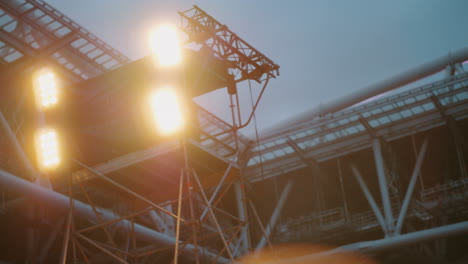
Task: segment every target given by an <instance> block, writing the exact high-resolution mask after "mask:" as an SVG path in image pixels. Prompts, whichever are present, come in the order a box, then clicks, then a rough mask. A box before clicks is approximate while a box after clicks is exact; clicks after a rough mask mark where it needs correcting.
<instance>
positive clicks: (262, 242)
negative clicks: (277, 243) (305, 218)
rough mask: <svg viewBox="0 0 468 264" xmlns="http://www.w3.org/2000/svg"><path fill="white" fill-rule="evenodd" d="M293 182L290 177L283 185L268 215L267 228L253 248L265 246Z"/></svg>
mask: <svg viewBox="0 0 468 264" xmlns="http://www.w3.org/2000/svg"><path fill="white" fill-rule="evenodd" d="M293 183H294V182H293V180H291V179H290V180H289V181H288V183H287V184H286V186H285V187H284V189H283V192H282V193H281V196H280V198H279V200H278V203H277V204H276V208H275V210H274V211H273V214H272V215H271V217H270V221H269V223H268V226H267V228H266V230H265V236H263V237H262V239H261V240H260V242H258V245H257V247H256V248H255V249H256V250H259V249H261V248H263V247H264V246H265V244H266V241H267V238H269V237H270V235H271V232H272V231H273V229H274V228H275V225H276V222H277V221H278V219H279V216H280V215H281V211H282V210H283V207H284V205H285V203H286V200H287V199H288V196H289V193H290V192H291V190H292V187H293Z"/></svg>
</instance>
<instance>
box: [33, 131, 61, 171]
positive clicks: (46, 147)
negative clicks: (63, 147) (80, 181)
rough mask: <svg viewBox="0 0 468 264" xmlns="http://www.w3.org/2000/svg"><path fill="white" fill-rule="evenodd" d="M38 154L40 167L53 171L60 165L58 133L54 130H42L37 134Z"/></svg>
mask: <svg viewBox="0 0 468 264" xmlns="http://www.w3.org/2000/svg"><path fill="white" fill-rule="evenodd" d="M36 152H37V159H38V163H39V166H40V167H41V168H42V169H52V168H55V167H57V166H58V165H59V164H60V150H59V142H58V137H57V133H56V132H55V130H53V129H52V128H41V129H40V130H39V131H38V132H37V134H36Z"/></svg>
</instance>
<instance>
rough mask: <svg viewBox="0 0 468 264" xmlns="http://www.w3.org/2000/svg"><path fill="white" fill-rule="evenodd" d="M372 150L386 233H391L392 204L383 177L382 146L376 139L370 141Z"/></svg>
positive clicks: (384, 176) (385, 177) (385, 178)
mask: <svg viewBox="0 0 468 264" xmlns="http://www.w3.org/2000/svg"><path fill="white" fill-rule="evenodd" d="M372 149H373V152H374V159H375V166H376V168H377V177H378V179H379V187H380V194H381V197H382V203H383V208H384V216H385V222H386V224H387V231H388V232H389V233H392V232H393V228H394V225H393V224H394V223H393V213H392V203H391V201H390V195H389V193H388V183H387V176H386V175H385V168H384V166H385V165H384V160H383V156H382V146H381V145H380V141H379V139H377V138H374V139H373V140H372Z"/></svg>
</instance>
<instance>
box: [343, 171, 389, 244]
mask: <svg viewBox="0 0 468 264" xmlns="http://www.w3.org/2000/svg"><path fill="white" fill-rule="evenodd" d="M351 170H352V171H353V174H354V177H355V178H356V180H357V182H358V183H359V186H360V187H361V190H362V192H363V193H364V196H365V197H366V199H367V202H369V205H370V207H371V209H372V211H373V212H374V214H375V217H376V218H377V222H379V224H380V226H381V227H382V230H383V231H384V233H385V235H387V234H388V231H387V225H386V224H385V219H384V217H383V215H382V213H381V212H380V209H379V207H378V206H377V203H376V202H375V200H374V197H372V194H371V192H370V191H369V188H367V185H366V182H365V181H364V179H363V178H362V176H361V173H360V172H359V170H358V169H357V168H356V166H354V165H352V164H351Z"/></svg>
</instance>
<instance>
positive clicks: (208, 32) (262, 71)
mask: <svg viewBox="0 0 468 264" xmlns="http://www.w3.org/2000/svg"><path fill="white" fill-rule="evenodd" d="M179 14H180V16H181V28H182V30H183V31H184V32H185V33H187V35H188V37H189V41H193V42H195V43H198V44H202V45H204V46H206V47H209V48H210V51H209V52H213V53H214V55H215V56H217V57H219V58H222V59H225V60H226V61H227V62H228V66H229V67H230V68H231V69H233V72H232V74H233V75H234V76H235V77H234V78H235V80H236V81H242V80H246V79H253V80H256V81H258V82H260V80H261V79H262V76H264V75H267V76H268V77H272V78H275V77H276V76H278V75H279V71H278V70H279V66H278V65H277V64H275V63H274V62H273V61H271V60H270V59H269V58H267V57H266V56H265V55H263V54H262V53H261V52H259V51H258V50H256V49H255V48H254V47H252V46H251V45H250V44H248V43H247V42H245V41H244V40H243V39H241V38H240V37H239V36H237V35H236V34H235V33H233V32H232V31H230V30H229V29H228V27H227V26H226V25H223V24H221V23H219V22H218V21H217V20H216V19H214V18H213V17H211V16H210V15H208V14H207V13H206V12H205V11H203V10H201V9H200V8H199V7H198V6H196V5H195V6H194V7H193V8H192V9H190V10H187V11H185V12H179Z"/></svg>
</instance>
